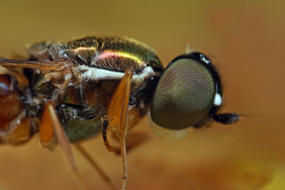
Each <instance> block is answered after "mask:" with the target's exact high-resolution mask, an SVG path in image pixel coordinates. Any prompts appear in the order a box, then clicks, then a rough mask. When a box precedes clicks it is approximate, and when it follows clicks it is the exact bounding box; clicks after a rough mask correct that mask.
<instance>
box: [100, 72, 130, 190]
mask: <svg viewBox="0 0 285 190" xmlns="http://www.w3.org/2000/svg"><path fill="white" fill-rule="evenodd" d="M133 73H134V72H133V70H131V69H128V70H127V71H126V72H125V75H124V77H123V78H122V80H121V81H120V83H119V85H118V87H117V89H116V91H115V93H114V95H113V97H112V99H111V102H110V104H109V107H108V112H107V116H108V118H109V121H105V122H104V126H103V128H104V129H103V139H104V143H105V145H106V147H107V149H108V150H109V151H113V152H115V150H116V147H115V146H113V145H111V144H110V143H109V142H108V140H107V136H106V128H107V126H109V127H112V128H115V129H116V132H117V134H118V135H119V138H120V152H121V158H122V166H123V182H122V186H121V190H125V189H126V185H127V178H128V172H127V154H126V135H127V126H128V106H129V99H130V89H131V79H132V76H133Z"/></svg>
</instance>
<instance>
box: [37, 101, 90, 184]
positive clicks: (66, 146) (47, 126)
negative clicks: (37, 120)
mask: <svg viewBox="0 0 285 190" xmlns="http://www.w3.org/2000/svg"><path fill="white" fill-rule="evenodd" d="M55 137H56V139H55ZM55 140H57V142H58V143H59V144H60V146H61V147H62V149H63V152H64V155H65V157H66V158H67V161H68V164H69V166H70V168H71V169H72V172H73V173H74V175H75V176H76V177H77V178H78V180H79V181H80V183H81V184H82V185H83V186H84V187H85V189H90V188H89V186H88V185H87V183H86V182H85V181H84V180H83V177H81V175H80V174H79V172H78V169H77V165H76V163H75V159H74V156H73V153H72V150H71V146H70V143H69V141H68V138H67V136H66V134H65V132H64V130H63V128H62V126H61V124H60V121H59V119H58V117H57V115H56V110H55V108H54V105H53V103H52V102H47V103H46V104H45V109H44V113H43V116H42V122H41V125H40V141H41V143H42V145H43V146H44V147H46V148H49V149H50V148H52V147H53V146H54V145H55Z"/></svg>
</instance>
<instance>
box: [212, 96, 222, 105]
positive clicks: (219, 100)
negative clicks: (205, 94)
mask: <svg viewBox="0 0 285 190" xmlns="http://www.w3.org/2000/svg"><path fill="white" fill-rule="evenodd" d="M222 103H223V98H222V96H221V95H220V94H218V93H216V95H215V99H214V104H215V106H220V105H222Z"/></svg>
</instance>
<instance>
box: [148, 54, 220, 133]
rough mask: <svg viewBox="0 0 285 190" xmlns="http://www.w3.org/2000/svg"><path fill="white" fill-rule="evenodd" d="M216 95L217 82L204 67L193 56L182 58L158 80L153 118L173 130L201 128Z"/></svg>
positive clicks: (171, 64)
mask: <svg viewBox="0 0 285 190" xmlns="http://www.w3.org/2000/svg"><path fill="white" fill-rule="evenodd" d="M209 64H210V63H209ZM215 95H216V81H215V79H214V77H213V75H212V74H211V71H210V70H209V68H208V67H207V66H206V65H205V63H203V62H201V61H200V60H198V59H195V57H193V56H191V54H189V55H182V56H179V57H177V58H175V59H174V60H173V61H172V62H171V63H170V64H169V65H168V67H167V68H166V70H165V71H164V73H163V74H162V76H161V78H160V80H159V83H158V85H157V88H156V90H155V93H154V96H153V100H152V102H151V118H152V120H153V121H154V122H155V123H156V124H157V125H159V126H161V127H164V128H167V129H171V130H179V129H185V128H187V127H189V126H195V125H198V124H199V123H200V122H201V121H202V120H203V119H205V118H207V117H208V115H209V112H210V110H211V108H212V107H213V106H214V100H215Z"/></svg>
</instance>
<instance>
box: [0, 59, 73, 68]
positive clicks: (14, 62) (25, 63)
mask: <svg viewBox="0 0 285 190" xmlns="http://www.w3.org/2000/svg"><path fill="white" fill-rule="evenodd" d="M0 65H1V66H3V67H12V68H29V69H40V70H61V69H63V68H66V67H68V66H70V60H68V59H57V60H55V61H32V60H21V59H0Z"/></svg>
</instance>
